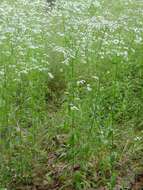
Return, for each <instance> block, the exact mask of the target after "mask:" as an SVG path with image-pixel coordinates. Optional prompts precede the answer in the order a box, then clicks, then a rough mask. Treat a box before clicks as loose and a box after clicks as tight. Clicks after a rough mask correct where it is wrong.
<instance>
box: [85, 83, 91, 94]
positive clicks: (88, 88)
mask: <svg viewBox="0 0 143 190" xmlns="http://www.w3.org/2000/svg"><path fill="white" fill-rule="evenodd" d="M86 89H87V91H89V92H90V91H92V88H91V87H90V84H87V87H86Z"/></svg>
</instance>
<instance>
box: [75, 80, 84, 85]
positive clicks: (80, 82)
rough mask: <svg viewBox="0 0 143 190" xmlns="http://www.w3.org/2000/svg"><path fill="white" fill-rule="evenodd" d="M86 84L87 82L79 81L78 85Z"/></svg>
mask: <svg viewBox="0 0 143 190" xmlns="http://www.w3.org/2000/svg"><path fill="white" fill-rule="evenodd" d="M85 83H86V81H85V80H79V81H77V85H83V84H85Z"/></svg>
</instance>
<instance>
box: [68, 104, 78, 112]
mask: <svg viewBox="0 0 143 190" xmlns="http://www.w3.org/2000/svg"><path fill="white" fill-rule="evenodd" d="M70 109H71V110H72V111H79V108H78V107H77V106H75V105H73V104H72V103H71V104H70Z"/></svg>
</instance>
